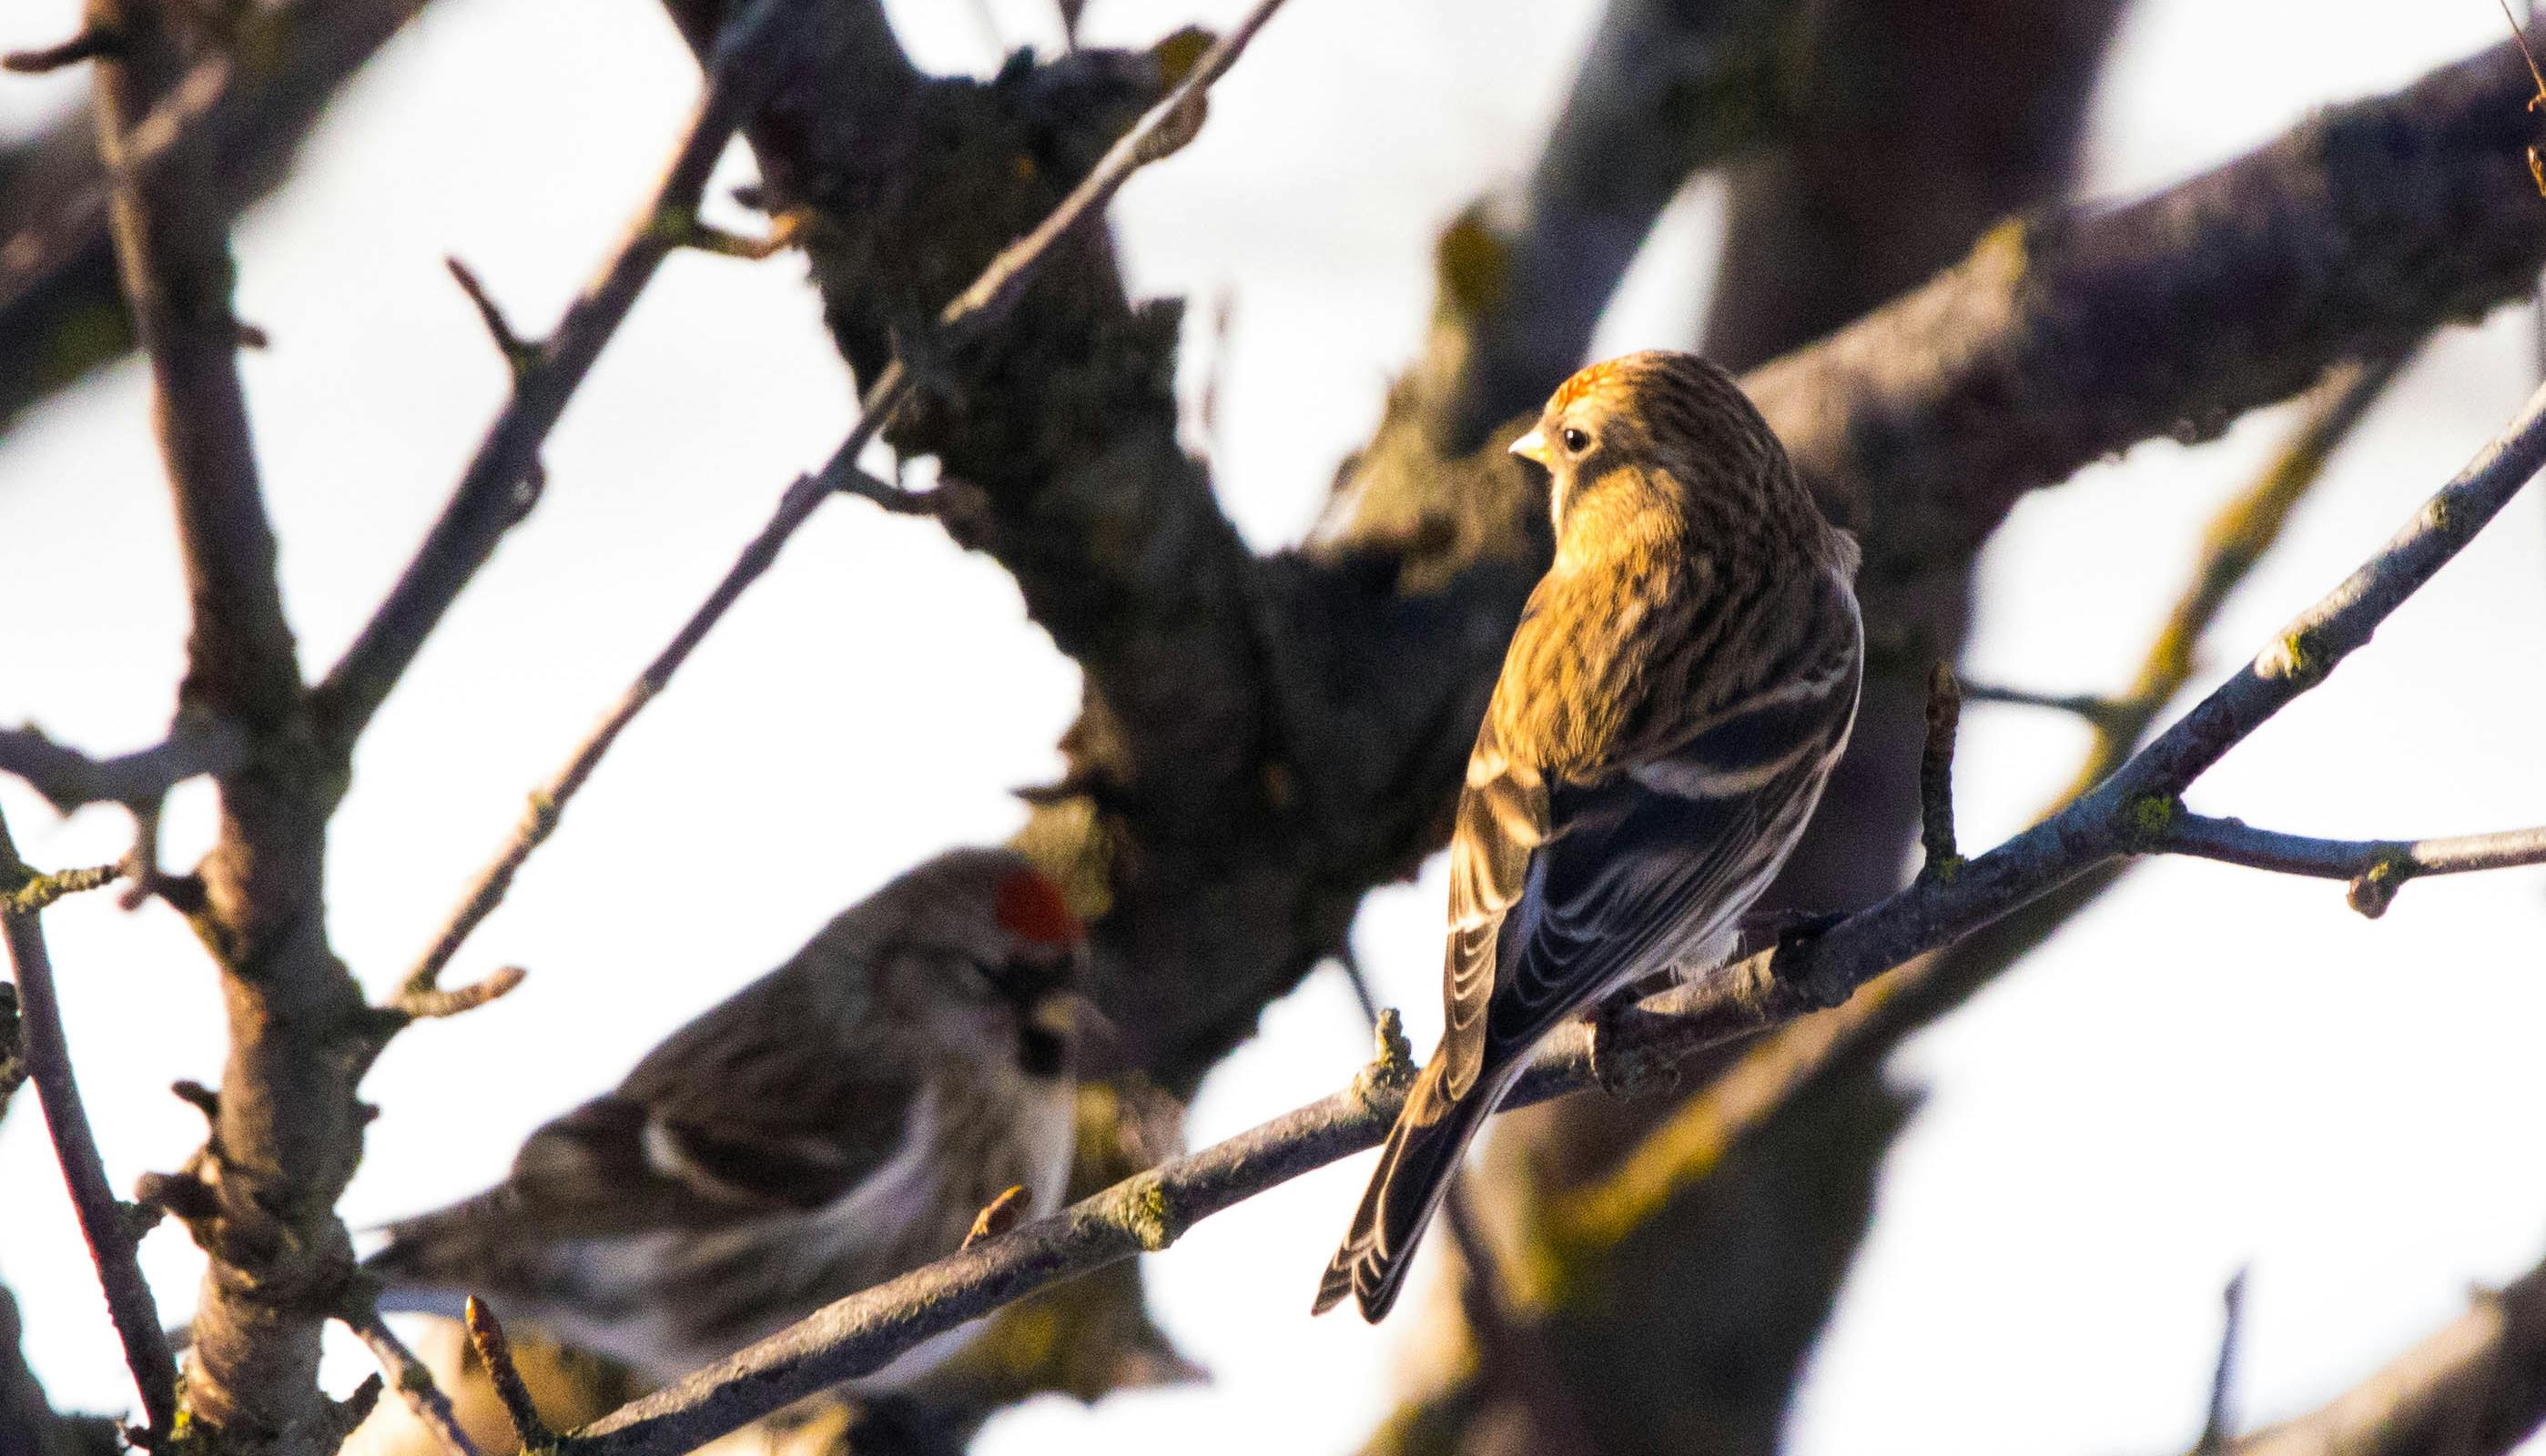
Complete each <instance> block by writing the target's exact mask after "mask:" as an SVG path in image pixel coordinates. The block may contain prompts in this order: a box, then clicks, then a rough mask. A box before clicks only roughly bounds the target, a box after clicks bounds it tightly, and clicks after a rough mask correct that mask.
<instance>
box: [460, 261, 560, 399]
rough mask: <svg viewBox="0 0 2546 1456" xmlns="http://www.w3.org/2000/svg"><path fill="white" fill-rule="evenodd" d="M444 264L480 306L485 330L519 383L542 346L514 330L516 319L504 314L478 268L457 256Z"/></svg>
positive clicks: (537, 359)
mask: <svg viewBox="0 0 2546 1456" xmlns="http://www.w3.org/2000/svg"><path fill="white" fill-rule="evenodd" d="M442 266H443V267H444V268H446V269H449V270H450V271H451V281H452V282H453V283H458V284H459V285H460V291H461V292H463V293H465V294H467V296H468V302H469V305H470V306H471V307H473V308H475V309H476V310H477V321H478V322H479V323H482V324H484V325H485V326H486V332H487V333H488V334H489V335H490V336H492V337H493V339H494V341H495V352H496V353H497V354H498V355H500V356H502V358H503V361H504V367H505V368H507V369H509V370H511V371H512V375H513V378H514V380H515V382H516V383H518V382H519V381H520V379H521V377H522V375H524V374H525V373H527V372H529V370H530V368H531V366H532V365H533V364H537V363H539V358H540V351H541V346H540V345H538V344H535V343H530V342H527V341H525V340H524V339H523V338H522V336H521V335H520V334H518V333H516V332H514V329H513V321H512V320H511V319H508V318H506V317H505V316H504V308H503V305H502V304H500V303H497V302H496V301H495V298H494V295H493V294H491V293H488V292H487V291H486V285H485V283H482V282H480V281H479V280H478V278H477V272H476V270H475V269H472V268H470V267H469V266H468V265H467V264H466V263H463V262H461V261H460V260H459V259H457V258H445V259H443V260H442Z"/></svg>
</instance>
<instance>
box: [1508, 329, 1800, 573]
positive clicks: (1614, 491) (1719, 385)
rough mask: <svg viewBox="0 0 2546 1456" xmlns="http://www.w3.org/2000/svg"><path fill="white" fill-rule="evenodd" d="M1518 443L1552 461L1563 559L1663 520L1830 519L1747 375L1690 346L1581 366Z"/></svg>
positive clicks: (1712, 528) (1545, 462)
mask: <svg viewBox="0 0 2546 1456" xmlns="http://www.w3.org/2000/svg"><path fill="white" fill-rule="evenodd" d="M1511 451H1512V453H1513V454H1516V455H1519V456H1520V457H1521V458H1523V459H1526V460H1530V461H1533V462H1535V463H1537V464H1539V465H1541V466H1543V467H1545V468H1546V470H1547V473H1548V477H1549V491H1548V514H1549V516H1550V518H1551V519H1552V520H1553V521H1554V522H1555V524H1556V547H1557V554H1558V558H1559V560H1560V562H1563V561H1565V560H1567V559H1569V558H1577V557H1580V556H1582V555H1583V554H1585V552H1586V551H1587V550H1591V549H1595V548H1599V547H1613V546H1618V545H1624V544H1627V543H1628V542H1631V541H1636V540H1640V539H1643V538H1646V537H1648V536H1650V535H1651V533H1652V532H1654V531H1656V530H1673V531H1693V532H1695V533H1696V534H1697V535H1698V536H1699V537H1701V538H1704V537H1708V536H1715V535H1719V534H1721V533H1723V532H1725V531H1728V530H1730V531H1734V532H1738V533H1740V534H1744V535H1749V534H1753V533H1756V532H1759V531H1762V530H1764V531H1767V532H1771V533H1777V534H1786V535H1791V536H1792V537H1794V538H1795V539H1796V540H1797V541H1798V542H1799V543H1802V542H1805V541H1810V540H1817V539H1818V538H1819V536H1820V535H1821V534H1822V533H1824V532H1825V531H1826V530H1827V526H1825V524H1824V523H1823V521H1822V518H1821V515H1820V513H1819V512H1818V511H1817V510H1816V509H1815V508H1814V506H1813V504H1812V501H1811V498H1810V497H1809V496H1807V495H1806V494H1805V492H1804V490H1803V488H1802V486H1801V485H1799V484H1798V483H1797V482H1796V480H1795V476H1794V470H1793V467H1792V466H1790V465H1789V464H1788V463H1787V460H1786V452H1785V448H1784V446H1782V445H1779V444H1778V443H1777V437H1776V436H1775V434H1774V433H1772V432H1771V431H1770V430H1769V429H1768V424H1767V422H1766V421H1765V420H1763V419H1761V418H1760V416H1759V411H1758V410H1757V409H1756V408H1754V407H1753V406H1752V405H1751V403H1750V400H1749V398H1748V397H1747V396H1746V395H1744V394H1743V393H1742V392H1741V387H1740V385H1739V384H1736V383H1735V382H1734V381H1733V377H1732V376H1731V375H1730V374H1727V373H1726V372H1724V370H1722V369H1721V368H1718V367H1716V366H1715V365H1714V364H1709V363H1707V362H1706V361H1705V360H1703V359H1700V358H1698V357H1697V356H1696V355H1694V354H1682V353H1678V352H1675V351H1671V350H1658V349H1657V350H1648V351H1646V352H1644V353H1641V354H1629V355H1622V356H1620V357H1619V358H1617V359H1612V360H1605V361H1603V362H1601V363H1599V364H1590V365H1587V366H1585V367H1584V368H1582V369H1580V370H1578V371H1577V372H1575V373H1574V375H1573V376H1572V377H1571V378H1570V379H1567V380H1566V381H1565V382H1564V383H1563V384H1562V385H1559V386H1558V387H1557V390H1556V393H1555V394H1554V395H1552V396H1550V397H1549V399H1548V401H1547V407H1546V408H1545V409H1543V410H1541V411H1540V412H1539V417H1538V423H1537V424H1536V425H1535V426H1533V427H1532V428H1531V429H1530V430H1529V431H1528V433H1526V434H1524V435H1522V436H1521V437H1520V438H1519V439H1518V440H1515V441H1513V442H1512V445H1511Z"/></svg>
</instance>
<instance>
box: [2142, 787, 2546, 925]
mask: <svg viewBox="0 0 2546 1456" xmlns="http://www.w3.org/2000/svg"><path fill="white" fill-rule="evenodd" d="M2154 848H2155V849H2158V850H2160V851H2162V852H2164V853H2168V854H2190V855H2194V856H2196V857H2199V858H2202V859H2217V860H2221V861H2224V862H2226V863H2229V864H2243V865H2246V866H2248V867H2249V868H2252V869H2269V870H2274V871H2276V872H2278V873H2281V874H2303V875H2313V876H2314V877H2316V878H2318V879H2333V880H2349V881H2351V897H2350V898H2351V907H2352V908H2353V909H2354V910H2357V911H2359V912H2360V913H2361V914H2362V915H2365V916H2368V917H2369V918H2370V919H2372V920H2375V919H2377V918H2378V917H2379V916H2381V915H2384V914H2386V913H2387V907H2388V905H2389V904H2391V903H2393V901H2394V900H2395V898H2396V891H2397V890H2398V889H2399V888H2400V887H2402V886H2403V885H2404V883H2405V882H2406V881H2407V880H2411V879H2419V878H2421V877H2422V876H2423V875H2426V874H2464V873H2466V872H2467V871H2469V870H2478V869H2505V868H2509V867H2511V866H2514V865H2521V864H2546V829H2522V830H2510V831H2505V832H2504V833H2501V834H2476V835H2460V836H2456V837H2454V838H2450V839H2437V840H2320V839H2310V838H2308V837H2306V836H2304V835H2294V834H2279V833H2276V832H2274V831H2272V830H2268V829H2254V828H2251V827H2249V826H2248V825H2247V824H2245V823H2244V822H2243V821H2240V820H2235V819H2212V818H2210V817H2208V816H2207V815H2202V814H2189V813H2187V814H2178V815H2176V816H2175V817H2174V819H2173V820H2171V821H2170V822H2169V823H2168V824H2167V825H2166V827H2165V830H2164V833H2163V834H2161V835H2159V836H2158V838H2157V840H2156V843H2155V846H2154Z"/></svg>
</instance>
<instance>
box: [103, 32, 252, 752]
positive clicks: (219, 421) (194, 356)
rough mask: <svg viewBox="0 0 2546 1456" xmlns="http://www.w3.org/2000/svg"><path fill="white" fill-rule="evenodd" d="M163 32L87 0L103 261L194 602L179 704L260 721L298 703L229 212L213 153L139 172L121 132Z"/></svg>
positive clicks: (177, 58)
mask: <svg viewBox="0 0 2546 1456" xmlns="http://www.w3.org/2000/svg"><path fill="white" fill-rule="evenodd" d="M169 25H170V21H169V17H168V16H167V14H166V13H165V12H164V11H163V10H162V9H161V8H160V7H159V6H157V5H155V4H150V3H146V0H145V3H132V0H91V3H90V5H89V9H88V26H89V29H91V30H97V31H106V32H110V33H112V34H114V35H116V36H117V37H118V38H119V40H118V42H117V45H116V49H115V53H114V54H113V56H112V57H110V58H107V59H103V60H101V61H100V62H99V63H98V67H97V73H98V85H97V100H98V105H97V116H98V151H99V154H100V155H101V156H102V157H103V158H104V159H105V163H106V168H107V172H108V175H109V177H110V178H112V179H113V180H114V186H113V189H112V192H111V196H110V201H109V206H108V216H109V221H110V227H111V230H112V232H113V234H114V238H115V251H116V261H117V267H118V271H119V273H120V275H121V276H122V278H123V281H124V292H125V298H126V300H127V303H128V304H129V305H130V307H131V311H132V322H133V327H134V330H135V332H136V334H137V335H138V337H139V340H140V344H141V348H142V351H143V352H144V353H145V354H147V355H148V356H149V360H150V374H151V382H152V385H153V395H152V400H153V409H154V412H155V414H156V417H157V424H158V429H159V448H160V453H161V455H162V456H163V457H164V458H165V460H166V462H167V468H168V481H169V486H170V489H171V492H172V494H173V498H174V500H175V502H176V507H177V534H178V543H179V550H180V552H181V554H182V555H183V557H184V559H185V564H186V586H187V595H188V598H189V600H190V604H191V606H192V607H193V620H194V626H193V631H192V634H191V636H190V638H189V640H188V647H187V661H188V668H187V677H186V686H185V689H184V692H183V694H182V700H184V701H185V702H187V703H190V704H200V705H202V706H203V707H205V708H208V709H210V710H211V711H212V713H213V714H215V715H216V716H219V717H224V718H234V719H237V720H238V721H240V722H243V723H246V724H249V725H251V726H253V727H256V728H263V729H270V728H273V727H275V726H277V725H279V724H280V723H281V722H282V721H283V720H284V718H285V717H286V716H287V715H289V714H290V713H291V712H292V710H293V709H294V708H295V707H296V706H297V703H298V701H299V696H300V669H299V666H298V662H297V658H296V657H295V655H294V652H293V646H292V629H291V626H290V625H289V624H288V623H287V622H286V621H285V620H284V616H283V594H282V590H281V588H280V586H279V585H278V583H277V580H276V577H275V571H274V531H273V528H272V526H270V525H269V524H268V522H267V520H266V515H265V502H264V498H263V495H262V493H261V489H260V487H259V485H258V481H257V468H256V453H255V449H254V447H253V445H251V444H250V441H249V431H248V421H247V399H246V395H245V393H244V392H243V391H242V390H241V388H240V385H239V375H238V338H239V332H238V320H237V319H236V318H235V317H233V316H232V315H231V313H230V287H231V283H232V281H233V277H234V272H233V269H232V266H231V263H230V252H229V233H228V221H229V219H228V217H227V216H226V215H225V214H223V213H222V212H221V211H220V210H219V209H217V208H215V207H212V206H209V205H207V202H208V201H209V199H210V197H211V195H212V175H213V174H214V173H216V172H217V171H218V170H219V167H218V160H219V159H217V158H214V157H212V156H211V155H209V154H203V153H197V154H193V155H190V156H187V157H184V158H182V159H178V160H176V161H173V162H172V163H170V164H169V165H164V166H161V167H159V168H156V169H154V170H153V171H152V172H151V173H150V174H149V175H148V176H147V177H146V178H145V177H142V176H139V175H136V173H135V171H134V168H133V165H132V158H131V156H130V154H129V153H130V139H129V133H130V131H131V129H132V128H133V127H134V126H135V125H137V124H139V123H140V121H141V120H142V119H143V118H145V117H147V116H148V115H149V114H150V109H151V108H152V107H153V106H155V105H157V104H158V103H159V102H160V101H162V100H163V99H165V98H166V97H167V96H169V95H170V94H171V92H172V91H173V90H174V89H175V88H176V87H177V85H178V84H179V82H180V81H181V80H182V79H183V78H184V76H185V71H184V68H183V55H182V49H181V41H180V38H179V37H178V36H177V35H176V34H174V33H173V32H172V31H171V30H170V28H169Z"/></svg>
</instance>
